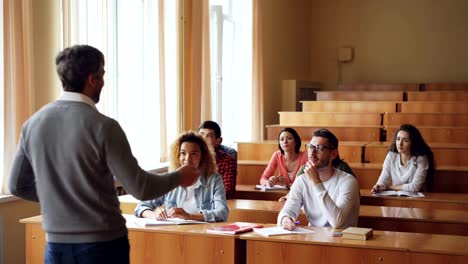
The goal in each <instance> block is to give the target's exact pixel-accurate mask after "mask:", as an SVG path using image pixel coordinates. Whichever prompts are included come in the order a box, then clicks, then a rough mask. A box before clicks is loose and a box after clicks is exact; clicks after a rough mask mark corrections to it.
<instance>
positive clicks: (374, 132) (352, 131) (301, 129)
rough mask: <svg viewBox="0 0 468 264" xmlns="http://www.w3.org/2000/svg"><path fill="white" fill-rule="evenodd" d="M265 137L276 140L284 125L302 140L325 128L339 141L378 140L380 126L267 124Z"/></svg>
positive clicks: (308, 138)
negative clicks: (295, 132)
mask: <svg viewBox="0 0 468 264" xmlns="http://www.w3.org/2000/svg"><path fill="white" fill-rule="evenodd" d="M266 127H267V139H268V140H278V135H279V133H280V131H282V130H283V129H284V128H286V127H291V128H293V129H294V130H296V131H297V133H298V134H299V136H300V137H301V139H302V142H305V141H307V142H308V141H310V139H311V138H312V135H313V133H314V131H315V130H317V129H319V128H326V129H328V130H330V131H331V132H332V133H333V134H334V135H335V136H336V137H337V138H338V140H339V141H340V142H341V141H367V142H370V141H380V136H381V133H382V126H282V125H267V126H266Z"/></svg>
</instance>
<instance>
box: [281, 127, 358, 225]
mask: <svg viewBox="0 0 468 264" xmlns="http://www.w3.org/2000/svg"><path fill="white" fill-rule="evenodd" d="M306 149H307V152H308V161H307V163H306V167H305V169H304V174H302V175H300V176H299V177H298V178H297V179H296V181H295V182H294V184H293V185H292V187H291V191H290V192H289V197H288V199H287V201H286V203H285V205H284V207H283V209H282V210H281V212H280V213H279V215H278V226H282V227H283V228H285V229H288V230H293V229H295V228H296V224H295V222H296V219H297V217H298V215H299V212H300V211H301V208H302V207H303V208H304V211H305V213H306V216H307V220H308V221H309V225H312V226H326V227H333V228H347V227H350V226H357V223H358V217H359V188H358V183H357V180H356V178H355V177H353V176H352V175H351V174H348V173H346V172H343V171H340V170H338V169H335V168H334V167H333V165H332V161H333V159H334V158H335V157H337V156H338V139H337V138H336V137H335V135H333V133H331V132H330V131H329V130H327V129H318V130H316V131H315V132H314V135H313V138H312V140H311V141H310V144H306Z"/></svg>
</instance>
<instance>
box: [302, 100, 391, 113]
mask: <svg viewBox="0 0 468 264" xmlns="http://www.w3.org/2000/svg"><path fill="white" fill-rule="evenodd" d="M301 103H302V112H343V113H384V112H388V113H391V112H397V103H398V102H396V101H393V102H387V101H301Z"/></svg>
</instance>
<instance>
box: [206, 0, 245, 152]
mask: <svg viewBox="0 0 468 264" xmlns="http://www.w3.org/2000/svg"><path fill="white" fill-rule="evenodd" d="M210 41H211V47H210V48H211V74H212V77H211V90H212V94H211V98H212V109H213V113H212V117H213V120H215V121H216V122H218V123H219V124H220V126H221V129H222V132H223V139H224V142H225V143H228V144H229V143H232V142H234V141H249V140H251V135H252V131H251V127H252V126H251V122H252V113H251V108H250V107H240V106H241V102H242V105H245V102H251V101H252V0H235V1H234V0H211V1H210ZM247 105H250V104H247Z"/></svg>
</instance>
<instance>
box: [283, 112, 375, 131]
mask: <svg viewBox="0 0 468 264" xmlns="http://www.w3.org/2000/svg"><path fill="white" fill-rule="evenodd" d="M279 124H280V125H282V126H325V127H326V126H330V125H331V126H343V125H344V126H380V125H381V124H382V114H381V113H343V112H336V113H331V112H279Z"/></svg>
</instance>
